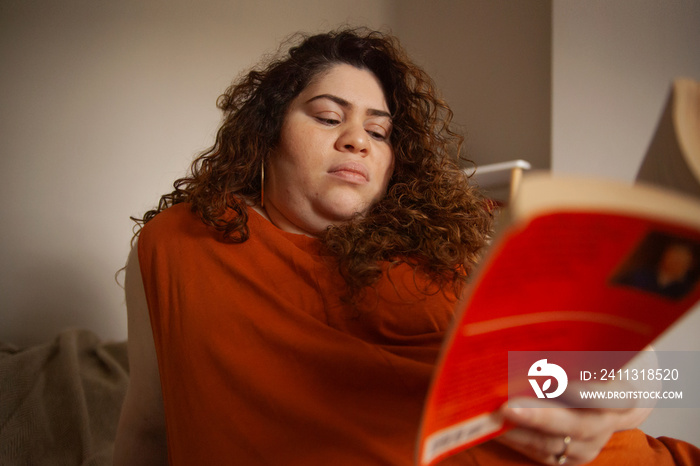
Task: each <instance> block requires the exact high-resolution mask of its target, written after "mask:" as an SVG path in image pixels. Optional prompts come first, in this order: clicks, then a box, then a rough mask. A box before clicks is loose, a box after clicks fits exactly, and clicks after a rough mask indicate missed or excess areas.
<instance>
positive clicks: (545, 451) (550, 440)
mask: <svg viewBox="0 0 700 466" xmlns="http://www.w3.org/2000/svg"><path fill="white" fill-rule="evenodd" d="M564 438H565V437H563V436H560V435H546V434H542V433H541V432H535V431H533V430H530V429H525V428H515V429H512V430H510V431H508V432H506V433H505V434H503V435H502V436H500V437H499V438H498V441H499V442H500V443H502V444H504V445H506V446H508V447H510V448H512V449H513V450H515V451H517V452H519V453H521V454H523V455H525V456H527V457H528V458H530V459H532V460H534V461H537V462H538V463H542V464H558V463H559V458H560V455H562V454H566V455H567V464H572V463H571V460H570V459H569V455H571V454H572V453H571V448H572V445H571V443H569V444H568V445H566V444H565V441H564Z"/></svg>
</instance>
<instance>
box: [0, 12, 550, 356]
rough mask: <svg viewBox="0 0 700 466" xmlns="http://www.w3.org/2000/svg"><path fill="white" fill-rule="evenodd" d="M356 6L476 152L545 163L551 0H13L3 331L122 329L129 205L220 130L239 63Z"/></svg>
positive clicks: (6, 82)
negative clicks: (418, 74) (440, 100)
mask: <svg viewBox="0 0 700 466" xmlns="http://www.w3.org/2000/svg"><path fill="white" fill-rule="evenodd" d="M344 22H348V23H350V24H365V25H368V26H370V27H374V28H380V29H385V30H387V29H389V30H392V31H393V32H394V33H396V34H397V35H398V36H399V37H400V38H401V39H402V41H403V42H404V44H405V46H406V47H407V48H408V50H409V52H410V53H412V54H413V56H414V57H415V59H416V61H418V62H419V63H421V64H423V65H424V66H425V67H426V68H427V69H428V71H429V72H430V73H431V74H433V75H434V78H435V80H436V81H437V84H438V87H440V88H441V89H442V90H443V93H444V95H445V96H446V98H447V99H448V101H449V102H450V103H451V104H452V105H453V107H454V109H455V121H456V122H457V123H459V124H460V125H462V126H463V127H466V128H468V134H467V136H468V142H467V147H468V149H469V155H470V156H471V157H472V158H473V159H475V160H476V161H478V162H480V163H487V162H490V161H499V160H506V159H511V158H515V157H522V158H529V159H531V160H532V161H534V162H535V163H536V165H537V166H540V167H548V166H549V100H548V98H549V90H548V89H549V61H550V58H549V39H548V38H549V35H550V9H549V2H541V1H539V0H528V1H523V2H511V1H510V0H499V1H497V2H485V1H475V0H470V1H446V0H441V1H437V2H423V1H420V0H400V1H399V0H393V1H392V0H385V1H369V0H364V1H359V2H358V1H340V0H337V1H313V0H304V1H297V2H283V1H270V2H252V1H226V0H203V1H200V2H190V1H187V0H177V1H168V2H166V1H165V0H160V1H155V0H152V1H148V2H141V1H137V0H126V1H124V2H91V1H87V0H63V1H61V2H26V1H22V0H6V1H4V2H2V3H0V59H1V60H2V63H3V73H2V75H0V99H2V100H1V101H0V105H1V107H0V108H2V113H1V115H0V132H1V134H2V135H3V139H2V149H3V155H2V158H0V163H1V164H2V165H1V166H0V169H1V173H2V174H3V175H4V180H3V181H4V182H3V183H2V185H0V190H2V191H1V193H2V195H3V197H2V198H3V199H4V200H5V202H4V203H3V204H2V207H0V209H2V219H3V221H2V225H1V226H0V232H1V234H2V245H1V246H0V258H1V259H2V266H0V323H1V325H0V340H4V341H13V342H15V343H16V344H20V345H24V344H30V343H37V342H40V341H45V340H46V339H48V338H51V337H52V336H53V335H55V334H56V333H57V332H58V331H60V330H61V329H63V328H65V327H70V326H79V327H85V328H89V329H91V330H93V331H95V332H97V334H98V335H99V336H101V337H103V338H107V339H121V338H125V336H126V318H125V310H124V303H123V292H122V290H121V288H119V286H118V285H117V284H116V283H115V281H114V273H115V272H116V271H117V270H118V269H119V268H120V267H121V266H122V265H123V262H124V259H125V257H126V254H127V251H128V248H129V244H128V243H129V240H130V238H131V227H132V223H131V222H130V221H129V216H130V215H138V214H141V213H142V212H143V211H144V210H146V209H148V208H150V207H151V206H152V205H153V204H154V203H155V202H156V201H157V199H158V197H159V196H160V194H162V193H164V192H166V191H169V190H170V187H171V183H172V182H173V180H174V179H176V178H177V177H179V176H181V175H183V174H184V172H185V170H186V169H187V167H188V165H189V162H190V160H191V159H192V157H193V155H194V154H195V153H197V152H199V151H200V150H202V149H204V148H205V147H206V146H208V145H209V144H210V143H211V142H212V140H213V136H214V133H215V130H216V127H217V124H218V121H219V113H218V111H217V110H216V108H215V106H214V102H215V100H216V97H217V96H218V95H219V94H220V93H221V92H222V91H223V90H224V88H225V87H226V86H227V85H228V84H229V82H230V81H231V79H232V78H233V77H234V76H235V75H237V74H238V73H239V72H241V71H242V70H244V69H246V68H248V67H249V66H252V65H253V64H254V63H255V62H256V61H257V60H258V58H259V57H260V56H261V55H262V54H263V53H265V52H269V51H272V50H274V49H275V48H276V47H277V44H278V43H279V42H280V40H281V39H283V38H284V37H286V36H287V35H289V34H290V33H292V32H294V31H298V30H304V31H312V32H313V31H318V30H323V29H328V28H332V27H335V26H337V25H338V24H340V23H344ZM504 135H508V136H507V137H504Z"/></svg>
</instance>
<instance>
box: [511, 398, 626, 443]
mask: <svg viewBox="0 0 700 466" xmlns="http://www.w3.org/2000/svg"><path fill="white" fill-rule="evenodd" d="M501 412H502V414H503V416H504V418H505V419H506V420H508V421H510V422H512V423H514V424H515V425H517V426H519V427H526V428H529V429H533V430H536V431H540V432H542V433H546V434H548V435H551V436H558V437H560V438H561V437H565V436H567V435H570V436H571V437H573V438H578V439H588V438H591V437H600V436H604V437H605V440H607V439H608V438H609V437H610V435H612V432H613V430H614V427H613V426H614V422H613V420H612V416H614V415H615V413H614V412H612V411H608V410H596V409H584V408H565V407H563V405H561V404H558V403H555V402H552V401H550V400H539V399H533V398H521V399H515V400H512V401H509V402H508V403H506V404H504V405H503V407H502V409H501Z"/></svg>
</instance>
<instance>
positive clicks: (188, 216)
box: [139, 204, 668, 466]
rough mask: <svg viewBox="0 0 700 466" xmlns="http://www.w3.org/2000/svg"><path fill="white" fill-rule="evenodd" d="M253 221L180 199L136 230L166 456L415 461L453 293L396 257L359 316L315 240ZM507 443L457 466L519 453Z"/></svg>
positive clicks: (184, 459)
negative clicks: (231, 232)
mask: <svg viewBox="0 0 700 466" xmlns="http://www.w3.org/2000/svg"><path fill="white" fill-rule="evenodd" d="M248 225H249V228H250V232H251V235H250V239H249V240H248V241H246V242H244V243H241V244H232V243H226V242H223V241H221V237H220V234H218V233H217V232H215V231H214V230H213V229H211V228H209V227H207V226H206V225H204V224H203V223H202V222H201V221H200V220H199V218H198V217H197V216H196V215H195V214H193V213H192V212H191V211H190V208H189V205H187V204H178V205H176V206H174V207H172V208H170V209H167V210H166V211H164V212H162V213H160V214H159V215H157V216H156V217H155V218H154V219H153V220H152V221H150V222H149V223H148V224H147V225H146V226H145V227H144V228H143V230H142V231H141V234H140V239H139V260H140V263H141V271H142V275H143V281H144V286H145V289H146V297H147V301H148V307H149V310H150V313H151V324H152V327H153V336H154V340H155V346H156V352H157V355H158V364H159V369H160V377H161V384H162V388H163V402H164V408H165V417H166V425H167V434H168V452H169V458H170V464H171V465H188V466H189V465H195V464H196V465H208V464H211V465H219V464H240V465H245V466H255V465H285V466H293V465H304V466H307V465H325V464H332V465H334V466H342V465H353V466H355V465H410V464H412V461H413V455H414V445H415V441H416V434H417V429H418V423H419V418H420V414H421V409H422V403H423V398H424V396H425V393H426V391H427V387H428V383H429V379H430V375H431V372H432V369H433V364H434V362H435V359H436V357H437V352H438V350H439V346H440V343H441V340H442V337H443V332H444V330H445V329H446V328H447V326H448V325H449V322H450V319H451V317H452V310H453V307H454V300H453V299H448V298H447V297H445V296H444V295H443V294H442V293H437V294H433V295H428V296H426V295H424V294H421V293H420V292H419V291H418V288H417V287H419V286H421V285H422V283H421V281H420V280H417V279H415V278H414V274H413V271H412V270H411V269H410V268H408V267H407V266H398V267H395V268H393V269H391V270H390V271H388V273H387V276H385V277H384V278H383V279H382V280H381V282H380V283H379V285H378V286H377V293H376V294H375V293H369V294H368V296H367V298H366V299H365V300H363V302H362V304H361V306H360V309H359V311H356V310H354V309H353V308H351V307H349V306H347V305H345V304H344V303H343V302H342V301H341V299H340V295H342V293H343V290H344V284H343V280H342V278H341V277H340V276H339V274H338V272H337V270H336V269H335V266H334V264H333V261H332V260H331V258H329V257H327V256H324V255H323V254H322V253H321V249H320V245H319V243H318V241H316V240H315V239H312V238H308V237H305V236H300V235H294V234H290V233H287V232H284V231H281V230H279V229H277V228H276V227H275V226H273V225H272V224H270V223H269V222H268V221H267V220H265V219H263V218H262V217H261V216H260V215H258V214H257V213H255V212H254V211H253V210H252V209H249V223H248ZM633 432H639V431H633ZM636 435H641V437H640V438H644V439H646V436H644V435H643V434H641V432H640V433H639V434H636ZM502 450H504V449H503V448H502V447H499V446H498V445H497V444H494V443H493V442H489V443H487V444H486V445H485V446H483V447H478V448H475V449H472V450H470V451H468V452H465V454H463V455H459V457H460V458H461V460H460V461H461V462H460V463H458V464H478V462H480V461H482V460H483V461H485V462H484V463H483V464H493V460H494V458H496V457H500V456H501V454H500V453H499V452H501V453H503V454H504V455H505V457H504V458H503V460H504V464H511V463H507V461H508V459H507V458H513V457H515V458H518V461H520V460H522V458H519V457H518V456H517V455H515V456H513V454H511V453H509V452H508V453H507V452H503V451H502ZM650 451H651V450H650ZM663 451H664V454H667V455H668V450H666V449H663ZM480 458H481V459H480ZM456 459H457V458H453V460H456ZM601 464H603V463H601ZM609 464H618V463H609ZM642 464H643V463H642ZM649 464H652V463H649ZM654 464H657V463H654Z"/></svg>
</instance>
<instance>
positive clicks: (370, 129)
mask: <svg viewBox="0 0 700 466" xmlns="http://www.w3.org/2000/svg"><path fill="white" fill-rule="evenodd" d="M365 131H367V134H369V135H370V137H371V138H372V139H375V140H377V141H386V140H387V139H389V134H390V132H389V131H388V130H387V129H386V128H384V126H382V125H377V124H372V125H369V126H367V127H366V128H365Z"/></svg>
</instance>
